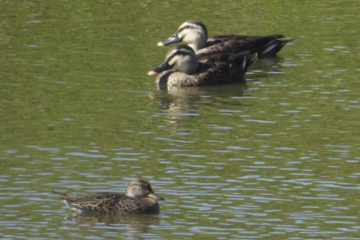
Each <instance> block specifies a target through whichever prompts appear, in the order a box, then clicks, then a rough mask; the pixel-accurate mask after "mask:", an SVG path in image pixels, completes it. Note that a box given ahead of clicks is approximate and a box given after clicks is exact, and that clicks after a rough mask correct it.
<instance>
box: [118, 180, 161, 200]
mask: <svg viewBox="0 0 360 240" xmlns="http://www.w3.org/2000/svg"><path fill="white" fill-rule="evenodd" d="M125 195H126V196H129V197H133V198H145V197H148V198H152V199H154V200H162V201H164V199H163V198H162V197H160V196H159V195H157V194H156V193H154V191H153V190H152V188H151V186H150V184H149V183H148V182H146V181H144V180H132V181H131V182H130V183H129V185H128V186H127V188H126V192H125Z"/></svg>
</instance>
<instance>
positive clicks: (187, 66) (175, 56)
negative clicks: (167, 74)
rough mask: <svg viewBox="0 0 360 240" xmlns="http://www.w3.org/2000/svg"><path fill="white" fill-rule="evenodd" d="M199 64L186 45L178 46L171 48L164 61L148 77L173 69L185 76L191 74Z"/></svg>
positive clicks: (192, 51)
mask: <svg viewBox="0 0 360 240" xmlns="http://www.w3.org/2000/svg"><path fill="white" fill-rule="evenodd" d="M198 66H199V63H198V60H197V58H196V55H195V52H194V50H193V49H192V48H191V47H189V46H186V45H178V46H175V47H173V48H171V49H170V50H169V51H168V53H167V54H166V57H165V61H164V62H163V63H162V64H161V65H160V66H159V67H157V68H155V69H154V70H152V71H150V72H148V75H155V74H158V73H161V72H163V71H165V70H168V69H174V70H176V71H179V72H183V73H186V74H189V75H190V74H193V73H194V72H195V71H196V69H197V68H198Z"/></svg>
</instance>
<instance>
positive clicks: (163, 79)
mask: <svg viewBox="0 0 360 240" xmlns="http://www.w3.org/2000/svg"><path fill="white" fill-rule="evenodd" d="M256 60H257V53H254V54H250V53H249V52H242V53H239V54H232V53H226V52H214V53H212V54H208V55H206V56H200V55H196V54H195V52H194V50H193V49H192V48H191V47H189V46H187V45H178V46H175V47H173V48H172V49H170V50H169V51H168V53H167V54H166V57H165V61H164V62H163V63H162V64H161V65H160V66H159V67H157V68H155V69H154V70H152V71H150V72H149V73H148V75H155V74H159V75H158V77H157V78H156V81H155V83H156V84H157V85H167V86H176V87H189V86H207V85H215V84H227V83H237V82H244V81H245V78H244V75H245V72H246V70H247V68H248V67H249V66H250V65H251V64H253V63H254V62H255V61H256Z"/></svg>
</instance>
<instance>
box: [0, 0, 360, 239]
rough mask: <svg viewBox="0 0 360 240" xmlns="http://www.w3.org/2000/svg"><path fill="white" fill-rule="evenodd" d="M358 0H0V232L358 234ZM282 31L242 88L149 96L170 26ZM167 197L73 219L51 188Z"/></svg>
mask: <svg viewBox="0 0 360 240" xmlns="http://www.w3.org/2000/svg"><path fill="white" fill-rule="evenodd" d="M359 10H360V9H359V4H358V3H357V1H334V0H330V1H324V0H319V1H280V0H279V1H207V2H204V1H168V2H164V1H57V2H52V1H0V46H1V48H0V49H1V50H0V52H1V54H0V64H1V65H0V66H1V67H0V69H1V71H0V104H1V105H0V122H1V124H0V143H1V144H0V159H1V161H0V169H1V173H0V189H1V190H0V203H1V204H0V213H1V217H0V223H1V224H0V225H1V227H0V238H3V239H19V238H43V239H75V238H85V239H108V238H109V239H110V238H120V239H203V238H205V237H207V238H213V239H254V238H256V239H356V238H357V237H358V236H359V229H360V223H359V218H358V212H359V210H360V205H359V201H358V198H359V197H358V196H359V193H358V191H359V176H360V171H359V168H358V166H359V160H360V156H359V152H360V151H359V148H360V146H359V142H360V141H359V127H358V122H359V120H358V119H359V108H360V105H359V101H360V100H359V95H358V90H359V88H360V85H359V83H360V81H359V78H358V76H359V71H360V68H359V66H358V62H359V54H360V51H359V49H360V47H359V46H358V38H359V30H358V29H359V28H358V23H359V20H360V19H359V14H358V13H359ZM189 19H197V20H201V21H202V22H203V23H204V24H205V25H206V26H207V28H208V32H209V35H210V36H213V35H217V34H247V35H265V34H274V33H281V34H284V35H285V36H287V37H291V38H295V39H296V41H294V42H292V43H291V44H288V45H287V46H285V47H284V48H283V49H282V50H281V52H280V53H279V58H277V59H270V60H267V59H264V60H259V61H258V62H257V63H256V64H255V65H254V66H252V68H251V69H249V73H248V74H247V86H241V85H229V86H216V87H203V88H191V89H169V90H158V89H157V87H156V86H155V85H154V80H155V79H154V78H153V77H151V76H147V75H146V73H147V72H148V71H149V70H151V69H153V68H154V67H155V66H158V65H159V64H160V63H161V62H162V61H163V59H164V56H165V53H166V52H167V50H168V49H169V48H168V47H162V48H160V47H157V46H156V43H157V42H158V41H160V40H164V39H166V38H167V37H169V36H170V35H171V34H173V33H174V32H175V31H176V29H177V28H178V27H179V26H180V24H181V23H182V22H184V21H185V20H189ZM134 178H141V179H144V180H147V181H149V182H150V183H151V184H152V187H153V189H154V190H155V192H157V193H158V194H159V195H161V196H162V197H164V198H165V199H166V201H165V202H160V208H161V212H160V215H158V216H146V217H144V216H134V217H119V216H117V217H114V218H113V217H104V218H97V217H91V216H90V217H76V216H75V217H74V216H71V215H68V210H67V209H66V208H65V206H64V204H63V203H62V202H61V201H60V200H59V199H58V198H57V197H56V196H55V195H53V194H51V191H52V190H60V191H69V192H71V191H75V192H85V191H124V190H125V188H126V185H127V184H128V182H129V181H130V180H132V179H134Z"/></svg>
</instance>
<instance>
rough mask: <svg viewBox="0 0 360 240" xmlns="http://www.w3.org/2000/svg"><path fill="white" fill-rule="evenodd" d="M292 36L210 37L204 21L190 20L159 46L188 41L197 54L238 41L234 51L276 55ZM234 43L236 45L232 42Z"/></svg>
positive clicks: (262, 55) (268, 55) (219, 48)
mask: <svg viewBox="0 0 360 240" xmlns="http://www.w3.org/2000/svg"><path fill="white" fill-rule="evenodd" d="M294 40H295V39H292V38H285V37H284V36H283V35H281V34H274V35H266V36H245V35H244V36H243V35H219V36H214V37H212V38H208V32H207V29H206V27H205V25H204V24H203V23H201V22H200V21H196V20H188V21H186V22H184V23H183V24H181V25H180V27H179V28H178V30H177V31H176V33H175V34H173V35H172V36H171V37H169V38H168V39H166V40H164V41H161V42H158V44H157V45H158V46H165V45H169V44H172V43H177V42H186V43H187V44H188V46H190V47H191V48H192V49H194V51H196V53H197V54H207V53H211V52H213V51H219V50H221V49H222V48H224V47H225V46H227V45H228V43H229V42H236V43H237V44H236V46H233V49H232V51H234V53H240V52H243V51H247V50H250V51H251V52H256V53H257V54H258V57H259V58H260V57H271V56H275V55H276V54H277V53H278V52H279V51H280V50H281V49H282V47H283V46H285V45H286V44H287V43H288V42H290V41H294ZM232 45H234V44H233V43H232Z"/></svg>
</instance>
